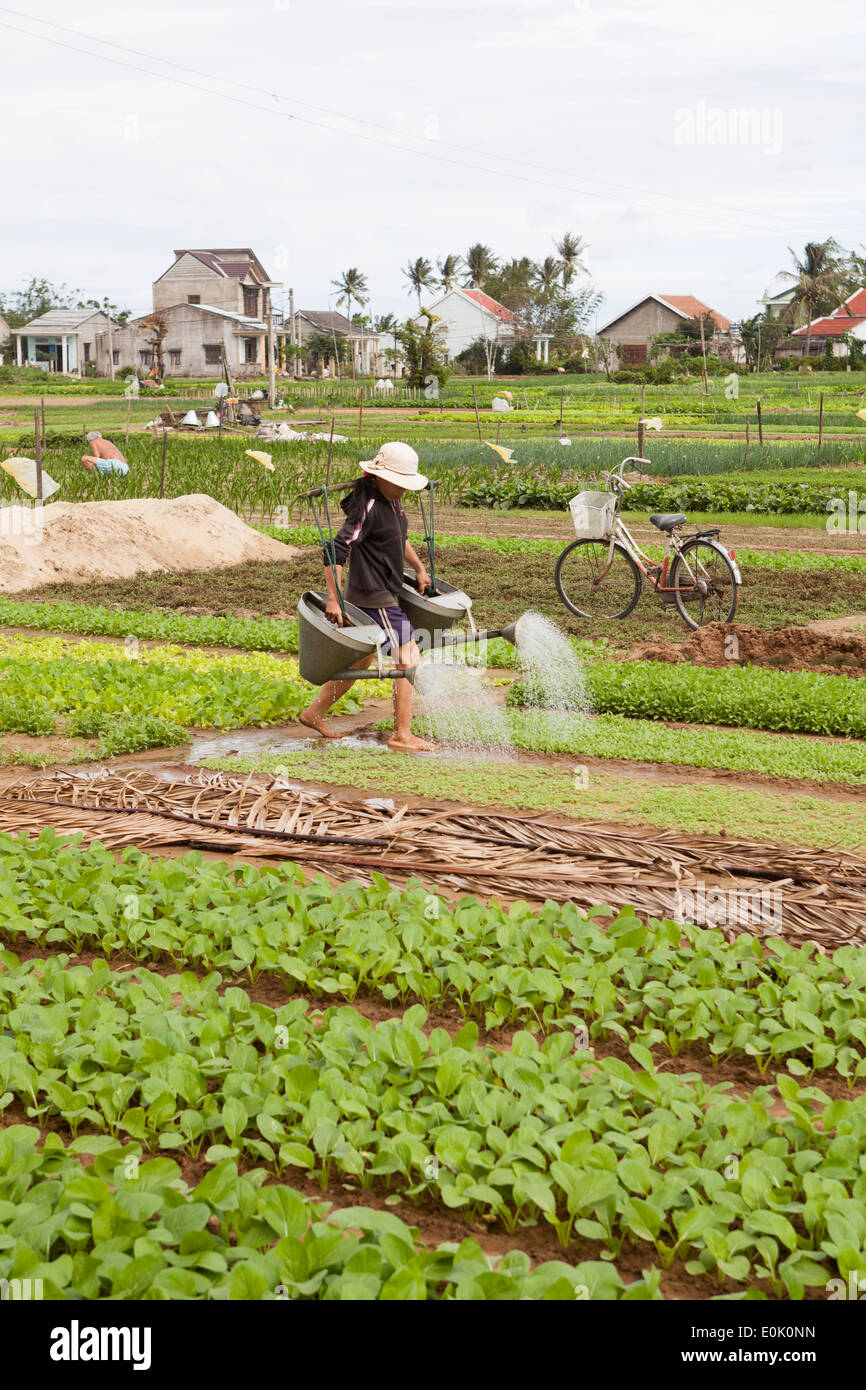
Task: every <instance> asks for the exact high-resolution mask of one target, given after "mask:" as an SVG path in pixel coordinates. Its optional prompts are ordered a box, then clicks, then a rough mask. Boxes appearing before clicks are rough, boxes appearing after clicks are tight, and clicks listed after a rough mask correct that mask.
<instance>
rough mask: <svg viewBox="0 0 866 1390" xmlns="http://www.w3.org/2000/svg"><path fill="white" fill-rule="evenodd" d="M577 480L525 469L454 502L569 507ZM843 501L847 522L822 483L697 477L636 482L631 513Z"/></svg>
mask: <svg viewBox="0 0 866 1390" xmlns="http://www.w3.org/2000/svg"><path fill="white" fill-rule="evenodd" d="M858 483H859V485H860V487H861V489H862V486H863V480H862V478H860V476H859V475H858V474H856V473H852V474H851V477H850V488H851V489H854V490H856V488H857V486H858ZM578 487H579V482H578V480H575V479H573V478H566V479H561V480H560V479H557V478H555V477H551V475H550V473H548V472H545V471H542V470H540V469H536V470H535V471H530V470H523V471H522V472H521V474H520V475H519V476H509V475H507V474H506V475H500V476H498V477H495V478H491V479H486V480H482V481H481V482H479V483H476V484H473V485H471V486H468V487H465V488H463V489H462V490H461V491H460V493H459V495H458V496H457V497H456V499H455V500H456V501H457V502H458V503H460V504H461V505H462V506H466V507H492V508H497V509H499V510H509V509H510V508H541V509H542V510H550V509H554V508H565V507H567V506H568V502H569V499H570V498H571V497H573V496H574V494H575V492H576V491H578ZM840 496H841V498H842V499H843V501H844V509H845V519H846V521H847V510H848V497H847V492H844V493H840V491H839V489H838V487H837V486H835V485H833V484H829V485H827V484H821V483H817V482H816V483H784V482H783V483H765V484H759V485H757V486H756V485H755V484H753V483H728V482H724V483H723V482H719V481H717V480H716V479H703V478H702V479H695V480H694V481H690V482H679V481H671V482H666V483H635V484H634V486H633V488H632V490H631V492H630V493H629V494H628V506H629V509H630V510H632V511H647V512H677V511H686V512H688V511H689V510H692V511H698V512H728V513H731V512H753V513H756V514H759V515H766V516H785V515H789V514H798V515H799V514H812V515H815V516H823V515H826V514H827V513H828V512H829V511H830V509H831V504H832V503H833V502H834V500H837V499H839V498H840Z"/></svg>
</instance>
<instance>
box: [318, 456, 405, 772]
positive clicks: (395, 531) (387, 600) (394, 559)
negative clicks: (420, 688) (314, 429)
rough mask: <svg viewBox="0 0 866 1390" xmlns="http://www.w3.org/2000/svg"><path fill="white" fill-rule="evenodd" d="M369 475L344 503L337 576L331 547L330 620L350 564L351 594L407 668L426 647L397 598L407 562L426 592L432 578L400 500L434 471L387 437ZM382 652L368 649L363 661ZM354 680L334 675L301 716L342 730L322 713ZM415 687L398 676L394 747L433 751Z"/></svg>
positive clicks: (337, 618) (329, 733)
mask: <svg viewBox="0 0 866 1390" xmlns="http://www.w3.org/2000/svg"><path fill="white" fill-rule="evenodd" d="M361 468H362V469H363V476H362V477H361V478H359V479H358V481H357V483H356V484H355V486H354V488H353V489H352V491H351V493H350V494H349V496H348V497H345V498H344V499H343V501H342V503H341V506H342V508H343V511H344V512H345V513H346V520H345V521H344V523H343V525H342V527H341V528H340V530H339V531H338V533H337V536H336V538H335V541H334V549H335V560H336V568H337V578H336V580H335V579H334V574H333V572H332V570H331V568H330V564H329V559H328V555H327V553H326V554H325V583H326V585H327V590H328V601H327V605H326V607H325V613H326V615H327V617H328V618H329V619H330V621H331V622H333V623H337V624H338V626H340V627H342V626H343V612H342V609H341V607H340V598H339V593H338V589H337V585H338V584H339V585H342V580H343V569H344V566H345V565H346V563H347V562H348V565H349V580H348V584H347V585H346V594H345V597H346V601H347V602H348V603H351V604H354V605H355V607H357V608H360V609H362V610H363V612H364V613H366V614H367V615H368V617H370V618H371V619H372V620H373V622H375V623H378V625H379V627H381V628H382V629H383V630H384V632H385V642H384V644H383V646H382V652H383V655H387V654H388V653H391V655H392V656H393V657H394V660H395V664H396V665H397V666H398V667H400V668H401V669H402V670H409V668H410V667H412V666H417V665H418V662H419V661H420V660H421V653H420V652H419V650H418V645H417V643H416V641H415V634H414V632H413V630H412V624H411V623H410V621H409V619H408V617H407V616H406V614H405V613H404V612H403V610H402V608H400V607H399V605H398V603H397V597H396V595H397V592H398V591H399V589H400V587H401V585H402V583H403V569H404V565H409V566H410V568H411V569H413V570H414V571H415V575H416V578H417V581H418V588H419V589H420V591H421V593H422V594H423V593H425V592H426V590H427V589H428V588H429V587H430V579H429V577H428V575H427V571H426V570H425V568H424V565H423V564H422V562H421V560H420V559H419V558H418V556H417V555H416V553H415V551H414V550H413V548H412V546H411V545H410V544H409V541H408V539H407V537H408V532H409V522H408V520H407V518H406V513H405V512H404V511H403V508H402V506H401V505H400V499H401V497H402V496H403V494H404V492H406V491H407V490H408V491H410V492H420V491H421V489H422V488H425V487H426V486H427V479H426V478H425V477H424V475H423V474H422V473H419V472H418V455H417V454H416V453H415V450H414V449H413V448H411V447H410V446H409V445H408V444H398V443H393V444H383V445H382V448H381V449H380V450H379V452H378V454H377V455H376V457H375V458H374V459H371V460H369V461H368V462H366V463H362V464H361ZM374 659H375V658H374V657H372V656H369V657H365V659H364V660H363V661H359V662H358V663H357V667H358V669H361V668H364V667H367V666H369V665H370V663H371V662H372V661H373V660H374ZM353 685H354V681H328V683H327V685H323V686H322V689H321V690H320V691H319V694H318V695H317V696H316V698H315V700H314V701H313V703H312V704H311V705H309V706H308V707H307V709H305V710H304V711H303V713H302V714H300V715H299V716H298V718H299V719H300V722H301V723H302V724H305V725H306V726H307V728H309V729H315V730H316V732H317V733H319V734H321V735H322V736H323V738H341V737H342V735H341V734H339V733H338V732H337V731H336V730H335V729H332V728H330V726H329V725H327V724H326V723H325V722H324V718H323V716H324V715H325V713H326V712H327V711H328V710H329V709H330V707H331V705H333V704H334V702H335V701H336V700H339V698H340V696H341V695H345V693H346V691H347V690H350V689H351V687H352V686H353ZM414 701H415V690H414V687H413V685H412V682H411V681H408V680H395V681H394V732H393V734H392V735H391V737H390V739H389V740H388V747H389V748H393V749H395V750H399V751H400V752H406V753H424V752H429V751H430V744H429V743H425V742H424V740H423V739H420V738H417V737H416V736H415V734H413V733H412V729H411V721H412V707H413V704H414Z"/></svg>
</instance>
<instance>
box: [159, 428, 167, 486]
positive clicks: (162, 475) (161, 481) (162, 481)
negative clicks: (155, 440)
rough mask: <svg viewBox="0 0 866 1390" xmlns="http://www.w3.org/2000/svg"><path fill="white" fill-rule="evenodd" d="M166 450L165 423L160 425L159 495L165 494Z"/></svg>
mask: <svg viewBox="0 0 866 1390" xmlns="http://www.w3.org/2000/svg"><path fill="white" fill-rule="evenodd" d="M167 452H168V430H167V429H166V427H165V425H163V427H162V471H161V472H160V475H159V495H160V497H164V496H165V460H166V454H167Z"/></svg>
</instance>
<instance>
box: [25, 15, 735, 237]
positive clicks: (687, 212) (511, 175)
mask: <svg viewBox="0 0 866 1390" xmlns="http://www.w3.org/2000/svg"><path fill="white" fill-rule="evenodd" d="M0 11H2V12H3V13H6V14H14V15H16V16H21V17H22V18H25V19H31V16H29V15H23V14H22V12H21V11H19V10H12V9H10V8H9V7H7V6H2V5H0ZM35 22H36V23H40V24H46V25H50V27H52V28H56V29H60V30H62V31H63V32H66V33H71V34H74V35H75V36H76V37H80V38H83V39H90V40H91V41H92V42H95V43H100V44H105V45H106V46H108V47H112V48H117V49H118V50H119V51H122V52H127V53H132V54H133V55H135V56H139V57H143V58H145V59H147V60H148V61H150V62H157V63H163V64H166V65H168V66H171V67H174V68H177V69H178V70H179V71H182V72H190V73H192V74H193V75H194V76H202V77H204V78H205V79H206V80H208V81H215V82H223V83H228V84H230V85H233V86H238V87H241V88H242V89H244V90H250V91H259V90H260V89H259V88H255V87H251V86H250V85H249V84H247V83H239V82H235V81H234V79H233V78H224V77H220V76H219V75H217V74H213V73H202V72H200V70H198V69H195V68H188V67H185V66H184V65H183V64H179V63H175V62H173V61H171V60H170V59H164V58H159V57H156V56H155V55H153V54H146V53H145V54H141V53H139V51H138V50H136V49H130V48H126V47H125V46H124V45H122V44H115V43H111V42H110V41H108V40H104V39H100V38H98V37H96V36H93V35H88V34H84V33H82V32H81V31H79V30H75V29H69V28H68V27H67V26H65V25H58V24H54V23H53V21H51V20H39V19H37V20H36V21H35ZM0 28H4V29H9V30H11V31H12V32H13V33H19V34H24V35H25V36H26V37H27V38H31V39H36V40H37V41H39V42H42V43H50V44H52V45H54V46H55V47H57V48H63V49H66V50H67V51H68V52H71V53H78V54H80V55H82V56H84V57H89V58H96V59H97V60H99V61H101V62H105V63H112V64H115V65H117V66H120V67H125V68H129V69H131V70H132V71H133V72H140V73H143V74H144V75H145V76H147V77H155V78H157V79H158V80H161V81H163V82H170V83H173V84H175V85H178V86H182V87H187V88H189V89H190V90H192V91H196V92H201V93H203V94H204V95H206V96H212V97H217V98H219V99H221V100H223V101H230V102H233V103H234V104H235V105H239V106H246V107H249V108H250V109H251V110H253V111H260V112H263V113H264V114H265V115H276V116H281V117H282V118H283V119H284V120H290V121H298V122H300V123H301V124H302V125H308V126H311V127H314V128H315V129H318V130H325V131H328V132H329V133H330V134H332V135H347V136H349V137H350V138H351V139H355V140H363V141H365V142H366V143H368V144H374V145H379V146H384V148H386V149H389V150H398V151H399V152H401V153H403V154H410V155H414V156H419V155H420V156H421V158H423V159H432V160H434V161H436V162H437V163H441V164H451V165H454V166H455V167H458V168H462V169H469V170H472V171H473V172H476V173H486V174H492V175H493V176H494V177H496V178H506V179H513V180H518V181H520V182H521V183H530V184H533V185H535V186H537V187H541V188H552V189H556V190H557V191H559V192H564V193H571V194H574V195H577V196H580V197H588V198H598V199H602V200H604V201H606V202H612V203H616V204H619V205H623V206H626V207H633V208H640V209H641V210H643V211H648V212H654V213H659V212H671V211H673V210H674V208H664V207H658V206H653V205H652V204H649V203H638V202H634V201H633V200H630V199H626V198H619V197H616V196H614V195H613V194H607V193H598V192H595V191H593V190H591V189H581V188H575V187H573V186H569V185H566V184H562V183H552V182H550V181H549V180H544V179H537V178H531V177H529V176H528V175H526V174H519V173H516V172H511V171H509V170H507V169H492V168H490V167H489V166H486V165H479V164H472V163H469V162H467V161H466V160H458V159H452V158H450V157H449V156H447V155H439V154H436V153H434V152H433V151H432V150H425V149H423V148H414V147H412V146H407V145H400V144H395V143H394V142H393V141H391V140H381V139H378V138H377V137H375V136H372V135H366V134H364V133H363V132H361V131H356V130H344V129H340V128H338V127H334V126H332V125H328V124H326V123H324V122H322V121H314V120H312V119H311V118H310V117H308V116H300V115H297V114H295V113H293V112H290V111H281V110H279V109H276V108H274V107H272V106H263V105H261V104H260V103H258V102H252V101H247V100H245V99H244V98H242V97H237V96H232V95H231V94H230V93H228V92H220V91H215V90H213V88H210V87H203V86H200V85H199V84H198V83H195V82H189V81H187V80H185V79H184V78H179V77H172V76H171V75H170V74H168V73H163V72H154V71H153V70H152V69H151V68H144V67H141V66H140V65H139V64H137V63H130V62H128V61H127V60H125V59H122V58H113V57H110V56H108V55H107V54H104V53H97V52H94V51H93V50H92V49H88V48H80V47H77V46H75V45H73V44H68V43H64V42H63V40H61V39H55V38H52V37H51V35H49V34H39V33H34V32H33V31H32V30H30V29H22V28H20V27H19V26H18V25H14V24H9V23H8V21H5V20H0ZM273 96H274V100H275V101H286V102H288V101H291V102H292V103H293V104H295V105H303V106H307V107H309V109H311V110H318V111H323V112H326V113H327V114H330V115H332V116H335V117H337V119H340V120H352V121H355V120H356V119H358V120H360V123H362V124H365V125H370V126H372V127H373V128H374V129H379V130H384V131H387V132H389V133H391V134H394V135H396V136H398V137H399V138H401V139H406V138H408V139H414V140H418V139H421V138H423V137H419V136H413V135H411V134H407V132H402V131H396V130H393V129H392V128H391V127H388V126H380V125H377V123H376V122H371V121H363V120H362V119H361V118H355V117H351V116H345V115H343V114H342V113H340V112H336V111H329V109H328V108H326V107H312V106H311V105H310V103H307V102H299V101H297V99H296V98H293V97H292V98H290V97H282V96H280V95H279V94H278V93H274V94H273ZM442 143H443V144H447V145H448V146H449V148H454V149H469V148H470V147H465V146H461V145H453V144H451V142H448V141H443V142H442ZM470 152H473V151H471V149H470ZM478 153H481V154H484V153H485V152H484V151H478ZM485 157H487V158H494V159H500V160H508V159H509V156H503V155H490V154H488V155H485ZM511 162H513V163H519V164H523V165H525V166H526V167H528V168H543V167H544V166H536V165H532V164H529V163H528V161H525V160H512V161H511ZM594 181H595V182H597V180H594ZM610 186H611V187H626V185H616V184H612V185H610ZM651 196H653V195H651ZM656 196H660V197H663V198H672V195H670V194H665V193H662V194H659V195H656ZM698 206H705V207H711V206H713V205H712V204H698ZM679 210H680V213H681V215H682V216H686V217H694V218H698V219H699V220H701V221H715V220H718V219H717V218H713V217H711V216H709V215H707V214H704V213H700V212H695V211H692V210H691V209H690V208H687V207H684V206H680V209H679ZM720 210H721V211H723V212H724V215H725V217H726V218H727V219H728V220H730V217H731V214H733V215H736V216H743V215H745V216H748V217H752V218H755V219H757V218H758V214H754V213H749V212H746V213H745V214H744V213H743V212H742V211H741V210H739V209H722V208H721V206H720ZM760 226H761V224H760V221H758V223H757V225H755V224H754V223H753V224H751V225H749V227H748V230H759V229H760Z"/></svg>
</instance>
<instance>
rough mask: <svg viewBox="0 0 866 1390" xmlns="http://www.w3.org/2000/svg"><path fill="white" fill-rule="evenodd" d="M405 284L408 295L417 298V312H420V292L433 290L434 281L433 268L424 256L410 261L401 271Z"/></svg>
mask: <svg viewBox="0 0 866 1390" xmlns="http://www.w3.org/2000/svg"><path fill="white" fill-rule="evenodd" d="M403 274H404V275H405V277H406V283H407V285H408V286H409V293H410V294H417V296H418V311H419V313H420V311H421V291H422V290H432V289H435V286H436V279H435V277H434V275H433V267H432V265H431V264H430V262H429V261H428V260H426V259H425V258H424V256H419V257H418V258H417V260H414V261H410V262H409V264H408V265H407V266H406V269H405V270H404V271H403Z"/></svg>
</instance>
